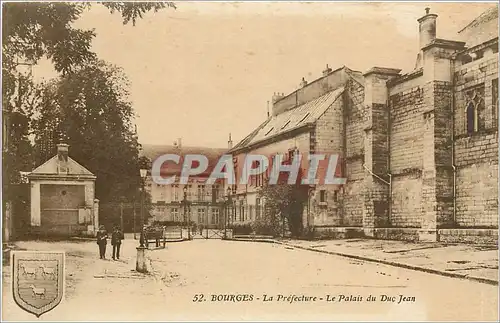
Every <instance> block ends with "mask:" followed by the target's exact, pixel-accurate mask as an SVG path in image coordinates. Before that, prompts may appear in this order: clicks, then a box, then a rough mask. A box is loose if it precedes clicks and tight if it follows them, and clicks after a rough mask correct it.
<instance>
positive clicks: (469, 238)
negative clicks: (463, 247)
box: [438, 229, 498, 244]
mask: <svg viewBox="0 0 500 323" xmlns="http://www.w3.org/2000/svg"><path fill="white" fill-rule="evenodd" d="M438 235H439V236H438V237H439V241H440V242H447V243H471V244H498V229H441V230H438Z"/></svg>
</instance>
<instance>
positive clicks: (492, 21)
mask: <svg viewBox="0 0 500 323" xmlns="http://www.w3.org/2000/svg"><path fill="white" fill-rule="evenodd" d="M458 34H459V37H460V40H462V41H465V43H466V45H467V47H469V48H471V47H474V46H477V45H480V44H482V43H485V42H487V41H488V40H491V39H493V38H495V37H498V5H496V6H494V7H492V8H490V9H488V10H486V11H484V12H483V13H482V14H481V15H479V16H478V17H477V18H476V19H474V20H473V21H471V22H470V23H469V24H468V25H467V26H465V27H464V28H462V29H461V30H460V31H459V32H458Z"/></svg>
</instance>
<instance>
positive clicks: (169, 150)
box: [140, 144, 228, 177]
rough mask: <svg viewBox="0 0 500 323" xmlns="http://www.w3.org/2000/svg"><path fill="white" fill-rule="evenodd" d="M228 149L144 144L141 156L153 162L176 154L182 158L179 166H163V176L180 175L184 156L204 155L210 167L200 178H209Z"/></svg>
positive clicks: (172, 163) (168, 163) (170, 163)
mask: <svg viewBox="0 0 500 323" xmlns="http://www.w3.org/2000/svg"><path fill="white" fill-rule="evenodd" d="M227 151H228V149H225V148H209V147H189V146H181V147H177V146H172V145H148V144H143V145H142V150H141V152H140V155H141V156H146V157H147V158H148V159H149V160H151V162H153V161H154V160H155V159H157V158H158V157H160V156H161V155H165V154H176V155H179V156H180V161H179V163H178V164H176V163H174V162H170V161H169V162H166V163H164V164H163V165H162V169H161V174H162V176H163V175H165V176H166V175H180V173H181V171H182V165H183V162H184V156H186V155H203V156H205V157H207V159H208V167H207V169H206V171H205V172H203V173H202V174H200V175H198V176H200V177H205V176H209V175H210V172H211V171H212V170H213V168H214V167H215V165H217V162H218V161H219V158H220V157H221V156H222V155H224V154H225V153H226V152H227Z"/></svg>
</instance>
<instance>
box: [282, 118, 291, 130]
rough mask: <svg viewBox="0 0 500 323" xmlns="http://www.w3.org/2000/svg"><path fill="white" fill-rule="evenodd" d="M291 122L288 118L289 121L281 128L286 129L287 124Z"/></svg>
mask: <svg viewBox="0 0 500 323" xmlns="http://www.w3.org/2000/svg"><path fill="white" fill-rule="evenodd" d="M289 124H290V120H288V121H287V122H286V123H285V124H284V125H283V126H282V127H281V129H285V128H286V126H288V125H289Z"/></svg>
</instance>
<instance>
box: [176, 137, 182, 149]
mask: <svg viewBox="0 0 500 323" xmlns="http://www.w3.org/2000/svg"><path fill="white" fill-rule="evenodd" d="M177 147H178V148H181V147H182V138H177Z"/></svg>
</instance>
